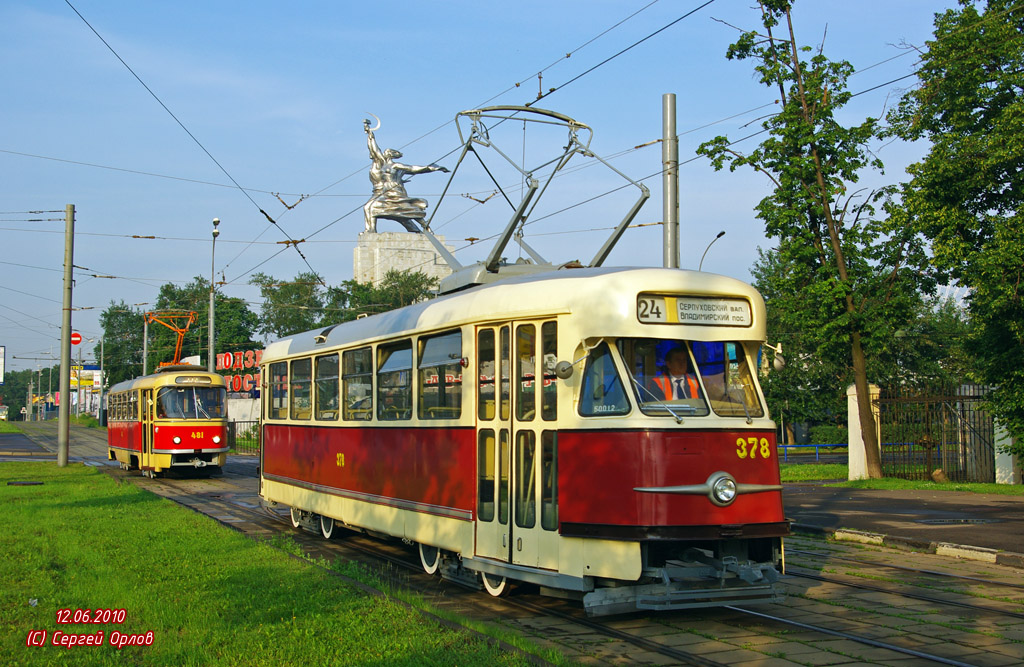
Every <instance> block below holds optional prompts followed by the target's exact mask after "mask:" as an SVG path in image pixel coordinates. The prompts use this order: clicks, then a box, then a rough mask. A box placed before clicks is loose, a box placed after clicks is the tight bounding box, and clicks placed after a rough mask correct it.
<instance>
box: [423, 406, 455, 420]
mask: <svg viewBox="0 0 1024 667" xmlns="http://www.w3.org/2000/svg"><path fill="white" fill-rule="evenodd" d="M461 412H462V409H461V408H457V407H452V406H446V407H435V408H427V415H428V416H429V417H430V418H431V419H457V418H458V417H459V415H460V414H461Z"/></svg>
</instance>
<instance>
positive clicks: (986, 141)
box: [889, 0, 1024, 455]
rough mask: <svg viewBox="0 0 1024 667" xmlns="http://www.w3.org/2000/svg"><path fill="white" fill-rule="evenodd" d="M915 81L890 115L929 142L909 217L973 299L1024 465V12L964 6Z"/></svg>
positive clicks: (1000, 0) (906, 203)
mask: <svg viewBox="0 0 1024 667" xmlns="http://www.w3.org/2000/svg"><path fill="white" fill-rule="evenodd" d="M979 7H982V9H979ZM918 79H919V80H920V86H918V87H916V88H914V89H913V90H911V91H909V92H908V93H907V94H906V95H905V96H904V97H903V99H902V100H901V102H900V104H899V106H898V107H897V108H896V109H894V110H893V112H891V113H890V115H889V121H890V124H891V126H892V132H893V133H894V134H896V135H898V136H900V137H902V138H905V139H908V140H917V139H929V140H930V141H931V143H932V145H931V148H930V150H929V152H928V154H927V155H926V157H925V158H924V159H923V160H922V161H920V162H918V163H916V164H914V165H912V166H911V167H910V168H909V169H908V172H909V173H910V175H911V177H912V178H911V181H910V183H909V184H907V186H906V187H905V188H904V191H903V193H902V195H903V209H904V211H905V215H906V216H907V218H908V219H909V220H910V221H911V222H912V224H913V225H914V226H915V228H916V229H918V230H920V231H921V232H922V233H923V234H925V235H926V236H927V237H928V239H929V240H930V242H931V249H932V253H933V255H934V261H935V263H936V265H937V267H938V268H939V269H940V270H941V271H942V272H943V274H944V275H945V276H946V277H948V278H951V279H953V280H956V281H957V282H958V283H959V284H960V285H962V286H964V287H968V288H970V294H969V296H968V297H967V302H968V307H969V312H970V316H971V320H972V323H973V332H972V334H971V350H972V352H973V354H974V355H975V358H976V361H977V366H978V371H979V374H980V376H981V377H980V379H981V380H983V381H984V382H986V383H987V384H990V385H993V386H994V387H995V391H994V392H993V394H992V395H991V396H990V399H991V403H992V411H993V414H994V415H995V416H996V417H998V418H999V419H1000V420H1001V421H1002V422H1003V424H1004V425H1005V426H1006V428H1007V430H1008V431H1009V433H1010V434H1011V435H1012V436H1013V437H1014V439H1015V441H1016V444H1015V445H1014V447H1013V449H1014V451H1015V453H1017V454H1018V455H1024V233H1022V232H1024V213H1022V211H1021V204H1022V202H1024V169H1022V167H1024V6H1021V5H1020V4H1019V3H1018V2H1016V0H988V1H987V2H984V3H982V2H973V1H970V0H961V1H960V7H959V8H957V9H950V10H947V11H945V12H943V13H941V14H937V15H936V17H935V35H934V39H933V40H931V41H929V42H928V44H927V50H925V51H924V53H923V54H922V56H921V67H920V69H919V70H918Z"/></svg>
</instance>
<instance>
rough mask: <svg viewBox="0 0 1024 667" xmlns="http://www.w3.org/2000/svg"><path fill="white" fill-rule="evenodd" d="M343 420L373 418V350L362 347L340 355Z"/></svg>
mask: <svg viewBox="0 0 1024 667" xmlns="http://www.w3.org/2000/svg"><path fill="white" fill-rule="evenodd" d="M341 364H342V378H341V381H342V391H343V392H344V396H345V409H344V415H343V416H344V418H345V419H358V420H368V419H370V418H371V417H373V350H371V349H370V348H368V347H364V348H362V349H359V350H349V351H348V352H344V353H342V355H341Z"/></svg>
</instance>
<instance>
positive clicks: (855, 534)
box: [792, 523, 1024, 568]
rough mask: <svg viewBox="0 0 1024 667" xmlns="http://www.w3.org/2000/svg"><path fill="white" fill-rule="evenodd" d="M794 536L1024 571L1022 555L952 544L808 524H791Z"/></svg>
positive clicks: (1023, 557)
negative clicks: (829, 539) (877, 547)
mask: <svg viewBox="0 0 1024 667" xmlns="http://www.w3.org/2000/svg"><path fill="white" fill-rule="evenodd" d="M792 529H793V532H794V533H805V534H810V535H818V536H822V537H826V538H831V539H834V540H837V541H846V542H859V543H861V544H876V545H879V546H886V547H892V548H894V549H902V550H905V551H922V552H925V553H930V554H935V555H937V556H948V557H951V558H962V559H964V560H976V561H982V562H985V563H994V564H996V565H1005V566H1007V567H1017V568H1024V554H1020V553H1014V552H1012V551H998V550H996V549H989V548H987V547H975V546H971V545H968V544H952V543H950V542H928V541H926V540H918V539H914V538H910V537H899V536H890V535H883V534H881V533H872V532H868V531H864V530H849V529H846V528H838V529H831V528H824V527H822V526H815V525H813V524H809V523H794V524H792Z"/></svg>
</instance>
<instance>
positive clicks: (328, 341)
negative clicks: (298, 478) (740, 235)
mask: <svg viewBox="0 0 1024 667" xmlns="http://www.w3.org/2000/svg"><path fill="white" fill-rule="evenodd" d="M640 293H652V294H667V295H674V294H685V295H687V296H698V297H699V296H709V297H710V296H736V297H743V298H746V299H747V300H748V301H749V302H750V304H751V308H752V316H753V317H752V324H751V326H750V327H747V328H745V329H744V330H743V334H742V335H741V336H740V338H742V339H744V340H749V339H758V340H763V339H764V332H765V310H764V301H763V299H762V298H761V295H760V294H759V293H758V291H757V290H756V289H754V288H753V287H752V286H750V285H748V284H747V283H745V282H743V281H741V280H737V279H735V278H730V277H728V276H722V275H718V274H713V273H702V272H697V271H687V270H681V269H664V268H630V267H623V268H605V267H599V268H581V269H561V270H556V271H549V272H544V273H535V274H529V275H524V276H519V277H513V278H508V279H505V280H501V281H499V282H495V283H490V284H487V285H481V286H478V287H473V288H470V289H467V290H464V291H461V292H455V293H452V294H447V295H444V296H439V297H437V298H435V299H430V300H429V301H423V302H421V303H416V304H413V305H411V306H406V307H404V308H399V309H397V310H392V311H388V312H385V313H380V314H377V315H371V316H369V317H364V318H362V319H358V320H353V321H350V322H344V323H340V324H336V325H331V326H327V327H322V328H318V329H314V330H311V331H306V332H302V333H297V334H293V335H291V336H288V337H285V338H281V339H279V340H277V341H274V342H272V343H270V344H268V345H267V348H266V350H265V351H264V353H263V358H262V360H261V363H263V364H265V363H268V362H270V361H274V360H276V359H280V358H282V357H286V356H292V355H297V354H303V353H307V352H310V353H312V352H317V351H321V350H326V349H330V348H333V347H335V346H345V345H351V344H356V343H361V342H362V343H369V342H374V341H377V340H380V339H385V338H391V337H394V336H400V335H408V334H414V333H426V332H431V331H438V330H442V329H448V328H452V327H456V326H460V325H463V324H470V323H486V322H498V321H509V320H517V319H531V318H538V317H545V316H552V315H558V314H568V313H582V312H586V313H588V321H589V320H591V319H592V320H593V322H592V325H593V328H594V330H595V332H598V331H599V332H600V335H606V336H617V335H631V336H635V335H637V331H636V326H637V319H636V299H637V295H638V294H640ZM617 324H618V326H617ZM623 324H625V326H623ZM647 326H649V327H652V329H653V328H660V327H664V326H668V327H672V328H673V329H674V330H675V331H677V332H678V331H680V330H681V329H684V328H685V329H686V330H687V331H688V332H689V333H690V334H692V333H693V332H694V330H695V329H698V327H693V326H684V325H678V324H673V325H647ZM708 328H709V327H705V329H708ZM733 331H735V329H733ZM664 333H665V332H664V330H661V331H659V333H658V334H652V335H662V334H664ZM679 335H685V334H679ZM695 338H699V336H695Z"/></svg>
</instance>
